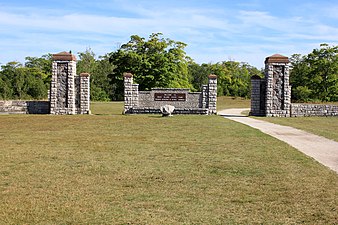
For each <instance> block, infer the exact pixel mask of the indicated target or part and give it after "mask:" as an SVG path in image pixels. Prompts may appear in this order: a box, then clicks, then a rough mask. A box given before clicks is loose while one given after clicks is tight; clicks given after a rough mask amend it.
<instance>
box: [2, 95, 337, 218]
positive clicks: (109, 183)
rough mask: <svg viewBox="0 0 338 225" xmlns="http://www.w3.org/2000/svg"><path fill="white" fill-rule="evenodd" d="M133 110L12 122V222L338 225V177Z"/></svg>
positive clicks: (8, 186) (266, 149)
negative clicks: (138, 113)
mask: <svg viewBox="0 0 338 225" xmlns="http://www.w3.org/2000/svg"><path fill="white" fill-rule="evenodd" d="M228 100H229V99H222V100H221V101H224V102H227V101H228ZM229 101H230V102H232V100H229ZM219 102H220V101H219ZM232 103H233V104H232V105H237V104H235V103H234V102H232ZM240 104H242V103H240ZM240 104H238V105H240ZM226 105H229V106H230V105H231V104H230V103H226ZM236 107H237V106H236ZM122 108H123V104H122V103H93V104H92V112H93V114H97V115H74V116H51V115H43V116H40V115H2V116H0V146H1V148H0V199H1V201H0V224H236V223H237V224H238V223H240V224H257V223H260V224H337V223H338V216H337V215H338V214H337V211H338V204H337V203H338V175H337V174H335V173H333V172H331V171H330V170H328V169H327V168H325V167H324V166H322V165H320V164H319V163H317V162H315V161H314V160H312V159H311V158H308V157H306V156H304V155H303V154H301V153H299V152H298V151H296V150H295V149H293V148H291V147H290V146H288V145H286V144H284V143H283V142H280V141H278V140H276V139H274V138H271V137H269V136H267V135H264V134H262V133H261V132H258V131H257V130H255V129H251V128H249V127H247V126H244V125H241V124H239V123H235V122H232V121H230V120H226V119H224V118H222V117H220V116H174V117H171V118H162V117H161V116H160V115H127V116H125V115H121V110H122Z"/></svg>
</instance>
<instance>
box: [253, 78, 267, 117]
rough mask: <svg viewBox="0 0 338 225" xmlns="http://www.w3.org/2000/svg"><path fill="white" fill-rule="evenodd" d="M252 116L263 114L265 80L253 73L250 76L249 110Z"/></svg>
mask: <svg viewBox="0 0 338 225" xmlns="http://www.w3.org/2000/svg"><path fill="white" fill-rule="evenodd" d="M250 115H252V116H264V115H265V81H264V79H262V78H261V77H259V76H257V75H255V76H252V77H251V111H250Z"/></svg>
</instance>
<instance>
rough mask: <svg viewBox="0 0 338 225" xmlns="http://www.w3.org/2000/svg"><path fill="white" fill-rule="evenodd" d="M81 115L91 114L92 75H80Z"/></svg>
mask: <svg viewBox="0 0 338 225" xmlns="http://www.w3.org/2000/svg"><path fill="white" fill-rule="evenodd" d="M79 113H80V114H90V75H89V73H81V74H80V112H79Z"/></svg>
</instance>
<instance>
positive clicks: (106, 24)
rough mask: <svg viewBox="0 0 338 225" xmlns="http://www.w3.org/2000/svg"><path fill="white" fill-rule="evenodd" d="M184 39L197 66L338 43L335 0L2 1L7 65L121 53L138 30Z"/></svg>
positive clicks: (0, 30)
mask: <svg viewBox="0 0 338 225" xmlns="http://www.w3.org/2000/svg"><path fill="white" fill-rule="evenodd" d="M155 32H162V33H163V34H164V37H168V38H170V39H173V40H175V41H182V42H184V43H186V44H187V45H188V46H187V47H186V49H185V50H186V52H187V54H188V55H189V56H190V57H191V58H193V59H194V60H195V61H196V62H197V63H204V62H205V63H209V62H211V63H216V62H219V61H227V60H235V61H241V62H247V63H249V64H251V65H253V66H256V67H258V68H261V67H263V66H264V65H263V64H264V59H265V57H267V56H269V55H272V54H275V53H279V54H283V55H286V56H291V55H292V54H294V53H300V54H308V53H310V52H311V51H312V50H313V49H314V48H318V47H319V44H320V43H328V44H330V45H338V2H337V1H336V0H313V1H310V0H308V1H305V0H292V1H291V0H246V1H244V0H237V1H235V0H231V1H230V0H106V1H104V0H95V1H94V0H91V1H87V0H71V1H69V0H49V1H48V0H45V1H37V0H29V1H27V0H11V1H4V0H0V63H1V64H5V63H7V62H9V61H19V62H24V58H25V57H26V56H36V57H40V56H42V55H43V54H46V53H58V52H61V51H69V50H72V51H73V53H76V52H83V51H85V50H86V49H87V48H91V49H92V50H93V51H94V52H95V53H96V54H97V55H104V54H106V53H109V52H112V51H115V50H116V49H117V47H118V46H119V45H120V44H123V43H126V42H127V41H128V40H129V38H130V36H131V35H134V34H137V35H139V36H142V37H148V36H149V35H150V34H151V33H155Z"/></svg>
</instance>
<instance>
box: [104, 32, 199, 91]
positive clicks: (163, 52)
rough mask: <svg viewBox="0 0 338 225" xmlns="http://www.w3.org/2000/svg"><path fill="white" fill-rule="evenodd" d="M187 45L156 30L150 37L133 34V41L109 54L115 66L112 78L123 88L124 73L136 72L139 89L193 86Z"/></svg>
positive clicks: (119, 88)
mask: <svg viewBox="0 0 338 225" xmlns="http://www.w3.org/2000/svg"><path fill="white" fill-rule="evenodd" d="M185 47H186V44H184V43H183V42H177V41H173V40H170V39H168V38H163V37H162V34H161V33H153V34H151V35H150V36H149V39H148V40H146V39H145V38H142V37H139V36H137V35H133V36H131V37H130V41H129V42H128V43H126V44H123V45H122V46H121V47H120V49H118V50H117V51H115V52H112V53H111V54H110V62H111V63H113V64H114V65H115V66H116V68H115V70H114V73H113V77H112V79H111V81H112V82H116V84H117V85H118V86H119V87H117V88H116V90H119V91H120V90H121V87H120V86H121V84H122V85H123V83H122V79H123V78H122V75H123V73H124V72H131V73H133V74H134V80H135V82H136V83H138V84H139V88H140V90H150V89H151V88H152V87H169V88H192V85H191V84H190V82H189V73H188V63H189V62H190V61H191V59H190V58H189V57H188V56H187V55H186V53H185V51H184V48H185Z"/></svg>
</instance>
